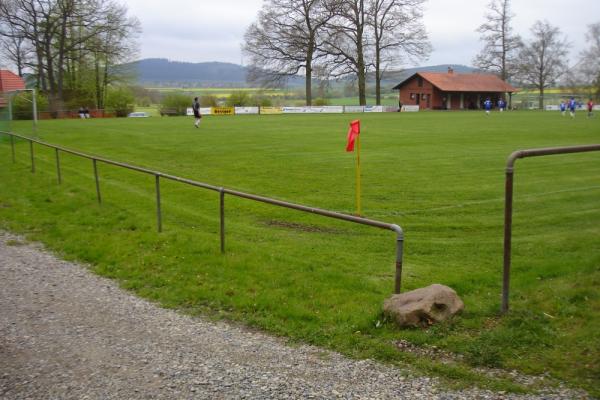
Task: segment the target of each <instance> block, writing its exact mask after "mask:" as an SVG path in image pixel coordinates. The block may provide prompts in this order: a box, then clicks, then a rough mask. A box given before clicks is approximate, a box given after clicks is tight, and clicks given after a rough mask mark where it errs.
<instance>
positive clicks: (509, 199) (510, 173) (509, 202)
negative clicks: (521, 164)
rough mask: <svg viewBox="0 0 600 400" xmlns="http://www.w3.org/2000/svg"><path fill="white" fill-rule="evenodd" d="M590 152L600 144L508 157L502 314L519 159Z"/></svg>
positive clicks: (505, 303) (506, 297)
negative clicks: (515, 173) (514, 186)
mask: <svg viewBox="0 0 600 400" xmlns="http://www.w3.org/2000/svg"><path fill="white" fill-rule="evenodd" d="M588 151H600V144H589V145H581V146H566V147H548V148H542V149H528V150H517V151H514V152H512V153H511V154H510V155H509V156H508V160H507V161H506V182H505V189H504V193H505V196H504V265H503V274H502V305H501V306H500V313H502V314H504V313H506V312H507V311H508V307H509V306H508V302H509V289H510V263H511V251H512V213H513V183H514V168H515V162H516V161H517V160H518V159H519V158H525V157H539V156H550V155H555V154H569V153H583V152H588Z"/></svg>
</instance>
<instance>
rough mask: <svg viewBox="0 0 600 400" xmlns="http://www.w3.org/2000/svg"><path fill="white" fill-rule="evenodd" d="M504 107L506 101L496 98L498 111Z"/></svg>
mask: <svg viewBox="0 0 600 400" xmlns="http://www.w3.org/2000/svg"><path fill="white" fill-rule="evenodd" d="M505 108H506V103H505V102H504V99H500V100H498V110H500V112H503V111H504V109H505Z"/></svg>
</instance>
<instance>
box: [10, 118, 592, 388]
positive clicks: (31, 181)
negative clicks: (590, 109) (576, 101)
mask: <svg viewBox="0 0 600 400" xmlns="http://www.w3.org/2000/svg"><path fill="white" fill-rule="evenodd" d="M361 122H362V132H361V134H362V135H363V136H362V139H361V144H362V146H363V151H362V159H363V191H364V192H363V207H364V213H365V216H367V217H370V218H374V219H380V220H385V221H390V222H396V223H399V224H401V225H402V227H403V228H404V229H405V232H406V243H407V246H406V251H405V266H404V271H405V279H404V282H403V287H404V288H406V289H407V290H408V289H412V288H416V287H420V286H425V285H428V284H430V283H433V282H439V283H444V284H448V285H449V286H452V287H454V288H455V289H456V290H457V291H458V293H459V294H460V295H461V296H462V297H463V299H464V300H465V303H466V307H467V308H466V311H465V313H464V314H463V315H462V316H460V317H459V318H458V319H456V320H455V321H453V322H452V323H451V324H448V325H444V326H439V327H434V328H431V329H429V330H425V331H412V330H409V331H397V330H396V329H394V328H393V327H392V326H391V325H389V324H388V323H386V322H385V321H382V320H381V316H380V310H381V302H382V301H383V299H384V298H385V297H387V296H388V295H389V294H390V293H391V291H392V289H393V288H392V285H391V284H390V283H391V282H392V281H393V261H394V260H393V256H392V254H390V252H389V251H387V250H389V249H387V246H389V240H387V239H389V233H386V232H379V231H376V232H373V231H370V230H368V229H363V228H360V227H357V228H354V227H352V228H350V227H348V226H347V224H344V223H334V224H333V225H332V226H330V225H329V224H327V225H326V224H323V223H322V221H319V219H318V218H316V217H315V216H310V215H298V214H296V213H294V212H292V211H287V210H273V209H272V208H270V207H266V206H261V205H255V204H248V203H247V202H242V201H241V200H240V201H237V200H232V205H231V209H232V213H231V223H229V222H228V232H231V234H232V238H231V240H229V241H228V243H231V246H232V248H231V252H230V253H228V254H227V255H226V256H224V257H222V256H221V255H220V253H219V250H218V249H219V246H218V235H217V234H216V232H218V218H217V215H218V214H217V210H218V201H217V200H216V199H215V196H214V195H210V196H209V195H206V196H205V195H203V194H200V193H196V192H195V191H194V192H191V191H189V190H185V189H184V188H179V187H175V186H170V185H168V184H166V185H167V186H166V187H165V190H164V192H163V193H164V197H165V198H164V200H163V209H164V210H163V211H164V212H165V221H164V224H165V232H164V233H163V234H160V235H159V234H157V233H156V232H155V224H154V223H153V222H154V212H155V210H154V204H153V200H154V197H153V195H154V181H153V180H152V179H148V180H147V181H144V180H140V179H139V177H136V176H131V175H130V174H127V173H123V172H121V171H118V170H116V169H111V168H108V167H107V168H105V167H101V168H100V174H101V176H102V185H103V187H104V186H105V187H106V188H107V189H106V191H105V193H104V192H103V193H104V194H105V196H104V197H103V205H102V206H101V207H98V206H97V205H96V204H95V202H96V199H95V195H96V194H95V190H94V184H93V175H92V173H93V172H92V170H91V167H90V166H89V164H88V163H86V164H80V161H78V160H75V159H65V160H64V161H63V163H64V165H63V169H64V171H65V172H64V174H63V179H64V183H63V185H62V187H57V185H56V176H55V169H54V158H53V157H54V154H53V153H51V152H46V153H44V152H42V151H40V152H38V153H36V157H39V161H37V159H36V162H37V164H36V165H37V172H36V174H35V175H33V176H32V175H31V174H30V173H29V172H28V168H29V164H28V163H27V162H26V161H25V160H28V158H27V157H28V151H29V149H28V147H27V145H26V144H25V143H21V144H20V145H18V146H17V159H19V160H22V161H20V162H17V164H14V165H13V164H12V161H11V159H10V147H9V146H8V142H6V141H3V143H4V145H3V146H2V147H0V148H2V149H4V155H3V156H2V157H1V158H0V163H1V168H0V178H1V179H2V181H3V182H5V183H6V184H4V185H1V186H0V202H1V203H2V204H3V206H2V207H0V221H2V222H1V223H2V225H3V226H4V227H6V228H11V229H13V230H17V231H21V232H27V233H28V234H29V236H30V237H31V238H33V239H38V240H43V241H44V242H45V243H47V244H48V245H49V246H50V247H51V248H54V249H57V250H60V251H61V252H62V253H63V254H65V255H66V256H68V257H73V258H77V259H80V260H84V261H88V262H91V263H92V264H94V265H96V267H95V268H96V270H97V271H98V272H99V273H101V274H104V275H107V276H111V277H113V278H116V279H119V280H120V281H121V282H122V284H123V285H124V286H125V287H128V288H130V289H132V290H135V291H136V292H137V293H139V294H140V295H142V296H145V297H148V298H151V299H154V300H157V301H160V302H161V303H163V304H165V305H167V306H173V307H179V308H182V309H185V310H188V311H189V312H192V313H195V312H208V313H211V314H212V315H216V316H224V317H227V318H231V319H237V320H241V321H244V322H245V323H247V324H249V325H252V326H257V327H260V328H261V329H266V330H268V331H271V332H274V333H276V334H281V335H285V336H288V337H291V338H293V339H295V340H301V341H305V342H309V343H314V344H318V345H322V346H327V347H330V348H334V349H337V350H340V351H342V352H344V353H346V354H350V355H354V356H358V357H364V356H366V357H376V358H380V359H387V360H390V361H392V362H404V361H408V362H411V363H412V364H413V365H416V366H417V367H418V368H420V369H422V370H424V371H429V372H431V371H435V372H436V373H437V374H440V375H442V376H446V377H448V378H449V379H453V380H456V379H458V380H460V381H462V382H472V383H473V382H475V383H477V384H479V385H483V386H486V385H487V386H488V387H496V388H498V387H502V388H508V389H512V390H515V389H516V387H515V385H514V384H512V383H510V382H509V381H510V378H508V377H506V378H505V379H504V378H502V379H491V378H487V377H483V376H481V375H478V374H477V373H476V372H473V371H472V370H470V369H469V365H480V364H483V365H487V366H500V367H504V368H518V369H520V370H523V371H527V372H533V373H541V372H542V371H546V370H549V372H550V373H551V374H552V376H555V377H558V378H560V379H564V380H567V381H568V382H570V383H572V384H575V385H578V386H583V387H585V388H587V389H588V390H591V391H592V392H595V391H596V392H597V390H598V389H597V380H596V378H595V377H596V376H597V374H598V365H599V362H598V351H597V348H598V347H597V343H598V332H600V326H599V325H600V322H599V321H600V318H599V316H598V313H597V311H596V310H598V306H599V305H600V299H599V297H598V292H597V286H598V284H599V283H600V271H599V270H598V265H600V251H599V249H598V246H599V244H598V241H597V237H599V235H600V232H599V228H598V226H599V224H598V221H600V209H599V205H598V204H599V203H598V198H600V197H599V196H600V182H598V176H600V163H599V162H598V155H597V154H596V155H594V154H592V153H590V154H582V155H570V156H567V157H568V158H564V157H565V156H554V157H558V158H557V159H554V158H553V157H549V158H548V159H537V160H534V161H532V160H529V159H527V160H522V161H520V162H519V163H520V164H519V167H518V168H519V172H518V174H517V179H516V181H515V192H516V196H515V206H514V207H515V210H514V211H515V217H514V221H515V226H514V228H513V250H514V253H513V276H512V282H511V312H510V313H509V314H508V315H507V316H506V317H502V318H499V317H498V307H499V304H500V292H501V276H502V218H503V200H504V197H503V189H504V187H503V185H504V183H503V172H504V167H505V163H506V157H507V156H508V154H510V153H511V152H512V151H514V150H516V149H521V148H534V147H548V146H551V145H576V144H587V143H593V142H594V141H597V132H598V120H597V119H591V120H586V119H585V118H581V117H580V116H579V115H578V116H577V118H576V119H575V120H574V121H571V120H567V119H561V117H560V115H555V114H553V113H508V114H507V113H504V115H499V114H493V115H492V117H491V118H487V119H486V118H485V117H484V115H483V114H482V113H427V114H425V113H424V114H410V113H409V114H398V113H390V114H378V115H370V114H369V115H367V114H365V115H361ZM347 123H348V116H347V115H343V114H342V115H311V116H307V115H284V116H281V117H277V118H272V117H268V116H264V117H261V116H244V117H241V118H225V117H207V119H206V120H204V121H203V125H202V127H201V129H200V130H194V129H193V127H192V121H191V120H190V119H189V118H183V117H182V118H163V119H160V118H147V119H138V120H135V121H133V120H118V119H117V120H104V121H99V120H85V121H78V120H73V121H42V122H41V123H40V129H39V135H40V137H41V139H42V140H44V141H47V142H51V143H56V144H59V145H61V146H65V147H69V148H75V149H77V150H80V151H84V152H87V153H93V154H97V155H102V156H105V157H108V158H112V159H116V160H123V161H125V160H126V161H129V162H131V163H135V164H137V165H142V166H145V167H151V168H155V169H159V170H164V171H165V172H168V173H174V174H177V175H181V176H184V177H189V178H191V179H198V180H202V181H204V182H208V183H211V184H216V185H223V186H227V187H232V188H236V189H239V190H243V191H248V192H251V193H261V194H264V195H267V196H270V197H275V198H279V199H283V200H289V201H294V202H297V203H301V204H311V205H315V206H317V207H321V208H326V209H333V210H338V211H342V212H348V213H351V212H352V210H353V207H354V203H353V190H354V188H353V172H354V171H353V160H352V156H351V155H349V154H346V153H345V152H344V150H343V149H344V144H345V143H344V141H345V133H346V132H345V131H346V127H347ZM15 129H16V130H17V131H18V130H21V132H23V133H25V132H27V129H29V125H28V124H26V123H24V124H21V123H16V124H15ZM84 165H85V166H84ZM86 168H87V169H86ZM228 204H229V203H228ZM205 210H210V211H205ZM215 214H216V215H215ZM57 216H60V218H57ZM229 218H230V216H229V214H228V221H229V220H230V219H229ZM144 221H146V222H144ZM230 224H231V230H229V229H230V228H229V226H230ZM384 247H385V248H384ZM386 249H387V250H386ZM357 255H358V256H357ZM546 314H547V315H550V316H551V317H547V316H546ZM400 339H404V340H409V341H411V342H413V343H416V344H421V345H424V344H429V345H436V346H440V347H442V348H445V349H448V350H450V351H455V352H458V353H461V354H464V355H465V361H457V362H456V363H452V364H450V365H442V364H439V363H437V362H435V361H431V360H429V359H427V358H419V357H417V356H414V355H412V354H409V353H401V352H397V351H396V350H395V347H394V343H395V341H397V340H400Z"/></svg>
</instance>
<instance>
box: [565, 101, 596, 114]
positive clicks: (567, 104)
mask: <svg viewBox="0 0 600 400" xmlns="http://www.w3.org/2000/svg"><path fill="white" fill-rule="evenodd" d="M576 108H577V102H576V101H575V98H573V97H571V98H570V99H569V100H567V101H564V100H561V102H560V114H561V115H562V116H563V117H564V116H565V115H567V109H568V110H569V115H570V116H571V118H575V109H576ZM587 110H588V115H587V116H588V118H591V117H593V116H594V114H593V111H594V102H593V101H592V99H590V101H588V103H587Z"/></svg>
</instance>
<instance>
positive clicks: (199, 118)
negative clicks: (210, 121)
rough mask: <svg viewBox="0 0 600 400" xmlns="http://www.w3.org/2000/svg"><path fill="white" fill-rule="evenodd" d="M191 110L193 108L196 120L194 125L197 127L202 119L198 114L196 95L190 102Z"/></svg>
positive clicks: (198, 103) (198, 106) (198, 105)
mask: <svg viewBox="0 0 600 400" xmlns="http://www.w3.org/2000/svg"><path fill="white" fill-rule="evenodd" d="M192 110H194V118H196V122H195V123H194V126H195V127H196V128H197V127H198V126H199V125H200V120H201V119H202V115H201V114H200V102H199V101H198V98H197V97H194V102H193V103H192Z"/></svg>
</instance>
